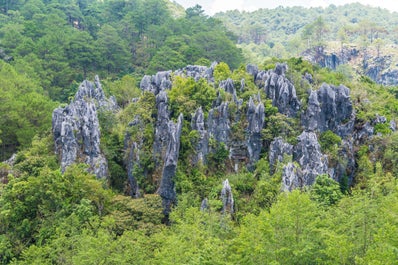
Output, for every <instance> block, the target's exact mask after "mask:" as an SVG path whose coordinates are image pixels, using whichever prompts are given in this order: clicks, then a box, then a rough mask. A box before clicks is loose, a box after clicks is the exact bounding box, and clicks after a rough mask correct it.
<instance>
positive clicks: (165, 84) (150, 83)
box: [140, 71, 172, 95]
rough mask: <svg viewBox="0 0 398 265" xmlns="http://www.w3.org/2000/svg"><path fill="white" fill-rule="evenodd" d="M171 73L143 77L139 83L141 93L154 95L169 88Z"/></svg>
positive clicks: (165, 72)
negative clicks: (145, 92)
mask: <svg viewBox="0 0 398 265" xmlns="http://www.w3.org/2000/svg"><path fill="white" fill-rule="evenodd" d="M171 85H172V84H171V71H162V72H158V73H156V75H152V76H149V75H145V76H144V77H143V78H142V79H141V82H140V88H141V90H143V91H149V92H152V93H153V94H154V95H157V94H159V92H161V91H164V90H166V89H170V88H171Z"/></svg>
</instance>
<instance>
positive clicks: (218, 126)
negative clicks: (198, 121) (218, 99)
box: [207, 102, 231, 144]
mask: <svg viewBox="0 0 398 265" xmlns="http://www.w3.org/2000/svg"><path fill="white" fill-rule="evenodd" d="M207 127H208V129H207V130H208V133H209V137H212V138H213V139H214V140H216V141H217V142H219V143H225V144H226V143H227V142H228V139H229V136H230V131H231V127H230V120H229V113H228V102H222V103H221V105H220V106H218V107H215V108H213V109H211V110H210V111H209V116H208V119H207Z"/></svg>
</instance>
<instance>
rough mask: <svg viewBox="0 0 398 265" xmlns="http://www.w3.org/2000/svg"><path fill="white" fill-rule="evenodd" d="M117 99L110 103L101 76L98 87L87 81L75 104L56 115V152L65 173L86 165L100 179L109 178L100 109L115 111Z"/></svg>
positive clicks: (80, 90)
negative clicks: (69, 169)
mask: <svg viewBox="0 0 398 265" xmlns="http://www.w3.org/2000/svg"><path fill="white" fill-rule="evenodd" d="M116 108H117V107H116V102H115V101H114V99H106V98H105V96H104V92H103V90H102V87H101V84H100V82H99V78H98V76H96V77H95V81H94V83H92V82H89V81H87V80H85V81H83V82H82V83H81V84H80V86H79V90H78V91H77V93H76V95H75V98H74V99H73V101H72V102H71V103H70V104H69V105H68V106H66V107H64V108H57V109H55V110H54V112H53V115H52V131H53V135H54V141H55V151H56V153H57V154H58V155H59V157H60V161H61V170H62V172H64V171H65V169H66V168H67V167H68V166H70V165H71V164H73V163H75V162H84V163H86V164H88V165H89V170H90V171H91V172H92V173H94V174H95V175H96V176H97V178H106V177H107V176H108V164H107V161H106V159H105V156H104V155H103V154H102V152H101V149H100V126H99V122H98V113H97V112H98V109H102V110H115V109H116Z"/></svg>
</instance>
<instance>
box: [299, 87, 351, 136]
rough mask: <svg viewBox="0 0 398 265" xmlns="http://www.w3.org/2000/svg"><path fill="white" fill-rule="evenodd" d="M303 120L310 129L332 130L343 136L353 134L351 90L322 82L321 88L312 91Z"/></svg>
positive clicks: (307, 128)
mask: <svg viewBox="0 0 398 265" xmlns="http://www.w3.org/2000/svg"><path fill="white" fill-rule="evenodd" d="M301 120H302V124H303V125H304V127H305V128H306V130H309V131H315V130H317V131H319V132H325V131H327V130H331V131H332V132H334V133H336V134H337V135H339V136H340V137H342V138H344V137H347V136H349V135H351V134H352V132H353V129H354V120H355V115H354V112H353V106H352V102H351V99H350V90H349V89H348V88H347V87H345V86H343V85H341V86H338V87H336V86H333V85H328V84H325V83H324V84H322V86H321V87H320V88H319V90H316V91H315V90H313V91H311V94H310V96H309V99H308V107H307V110H306V112H305V114H303V115H302V117H301Z"/></svg>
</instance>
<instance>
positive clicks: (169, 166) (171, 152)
mask: <svg viewBox="0 0 398 265" xmlns="http://www.w3.org/2000/svg"><path fill="white" fill-rule="evenodd" d="M182 120H183V116H182V114H180V116H179V117H178V122H177V123H174V122H172V121H169V123H168V133H169V137H168V139H169V140H168V144H167V151H166V155H165V157H164V165H163V171H162V180H161V183H160V187H159V195H160V197H162V206H163V214H164V215H165V216H168V215H169V213H170V211H171V207H172V206H173V205H174V204H175V203H176V202H177V196H176V191H175V187H174V177H175V174H176V170H177V162H178V155H179V150H180V136H181V127H182Z"/></svg>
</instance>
